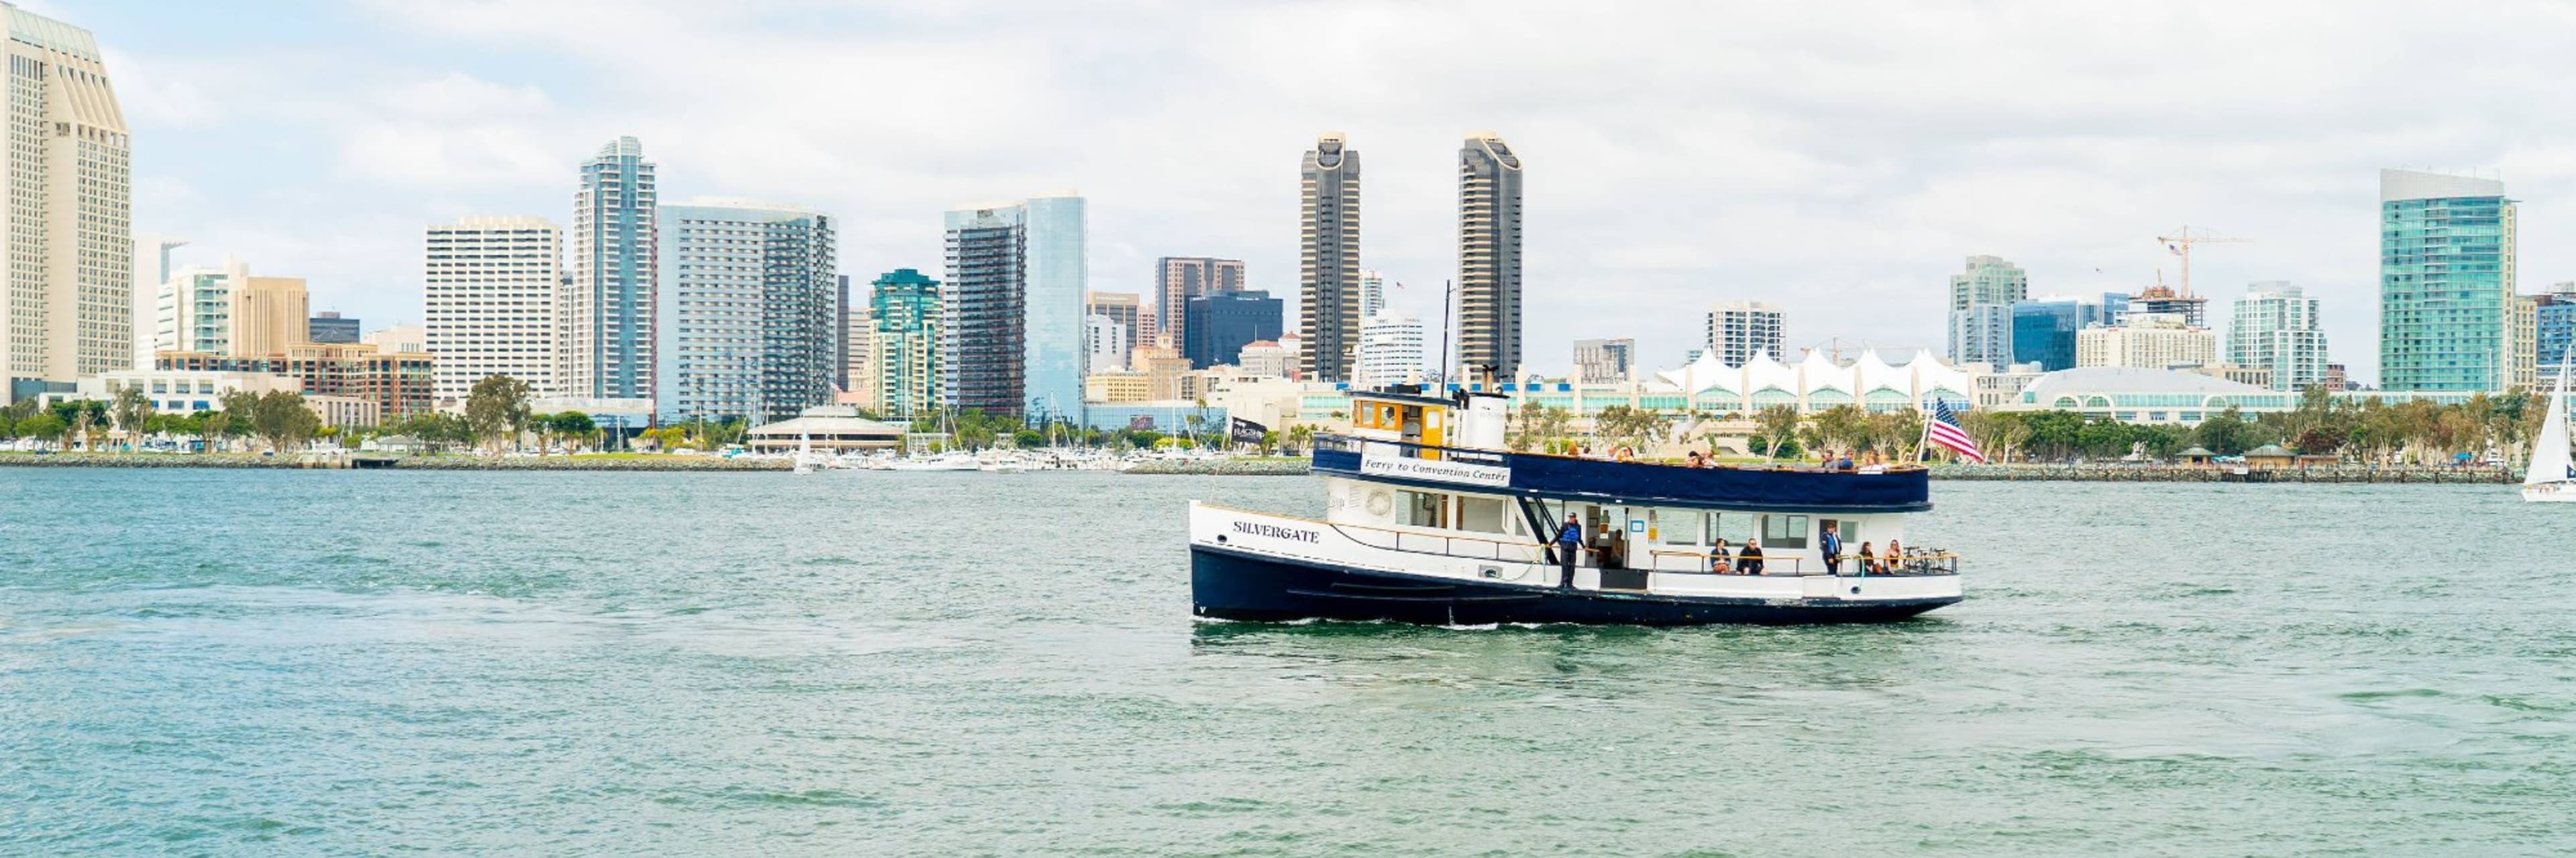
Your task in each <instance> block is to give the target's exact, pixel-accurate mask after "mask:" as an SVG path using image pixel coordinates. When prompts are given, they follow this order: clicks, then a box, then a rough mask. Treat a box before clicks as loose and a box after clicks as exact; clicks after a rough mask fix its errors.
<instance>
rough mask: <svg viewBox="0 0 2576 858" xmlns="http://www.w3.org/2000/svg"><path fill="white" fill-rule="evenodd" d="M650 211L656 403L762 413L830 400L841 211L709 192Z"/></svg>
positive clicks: (774, 414)
mask: <svg viewBox="0 0 2576 858" xmlns="http://www.w3.org/2000/svg"><path fill="white" fill-rule="evenodd" d="M657 220H658V222H659V224H660V230H661V236H660V238H659V241H658V242H657V243H658V245H659V246H660V251H661V260H660V262H659V264H657V265H656V266H655V268H656V269H657V270H658V271H659V272H660V274H661V283H660V285H659V286H658V287H656V289H655V290H654V294H655V298H656V301H657V303H658V306H657V307H656V309H655V310H654V329H655V330H656V331H657V332H658V333H659V334H660V342H657V343H655V348H654V356H655V360H656V362H657V365H656V366H655V367H654V370H653V379H654V388H653V400H654V410H655V412H656V413H658V414H660V415H661V416H662V419H664V420H666V421H673V420H688V419H692V418H701V417H702V418H707V419H718V418H726V417H741V418H745V419H748V420H750V421H751V422H753V423H762V422H768V421H774V420H784V419H787V418H791V417H795V416H796V415H797V413H798V412H801V411H803V410H805V409H806V408H807V407H809V406H814V405H821V404H824V403H827V402H830V401H831V400H832V379H833V378H834V377H836V376H838V375H839V374H840V371H841V370H840V366H839V358H840V354H841V347H840V344H839V342H838V341H839V339H840V336H841V319H840V315H841V289H840V280H839V278H838V276H837V275H835V273H834V272H833V267H834V265H835V264H836V261H837V260H838V258H839V255H838V253H837V251H836V249H835V244H834V240H835V238H836V233H837V231H838V228H839V222H838V221H837V220H836V219H835V218H833V217H832V216H831V215H828V214H824V213H822V212H818V211H814V210H811V209H804V208H798V207H795V206H785V205H776V204H755V203H745V202H733V201H717V200H702V201H697V202H692V203H689V204H686V205H674V206H664V207H663V208H662V210H661V211H660V213H659V215H658V217H657Z"/></svg>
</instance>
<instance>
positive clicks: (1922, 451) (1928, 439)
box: [1914, 404, 1932, 465]
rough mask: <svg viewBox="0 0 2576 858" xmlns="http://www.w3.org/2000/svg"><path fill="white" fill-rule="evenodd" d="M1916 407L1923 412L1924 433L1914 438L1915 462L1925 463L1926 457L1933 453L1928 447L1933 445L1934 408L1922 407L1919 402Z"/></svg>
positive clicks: (1918, 463)
mask: <svg viewBox="0 0 2576 858" xmlns="http://www.w3.org/2000/svg"><path fill="white" fill-rule="evenodd" d="M1916 407H1917V408H1918V409H1920V410H1921V411H1922V414H1923V434H1922V435H1921V436H1919V437H1917V438H1915V439H1914V463H1915V464H1917V465H1920V464H1923V460H1924V458H1926V457H1927V456H1929V455H1931V453H1932V451H1931V450H1930V449H1927V448H1929V447H1931V446H1932V410H1931V409H1928V408H1922V407H1921V406H1920V405H1919V404H1918V405H1917V406H1916Z"/></svg>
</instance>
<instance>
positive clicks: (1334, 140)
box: [1159, 131, 1367, 381]
mask: <svg viewBox="0 0 2576 858" xmlns="http://www.w3.org/2000/svg"><path fill="white" fill-rule="evenodd" d="M1300 176H1301V177H1302V182H1303V185H1302V190H1301V192H1300V194H1299V203H1298V206H1297V287H1298V292H1297V337H1298V339H1300V340H1303V341H1304V349H1305V351H1304V353H1303V354H1302V355H1301V356H1300V357H1299V359H1298V362H1299V363H1300V364H1301V365H1302V367H1303V368H1304V370H1305V376H1306V377H1307V378H1309V379H1313V380H1316V381H1344V380H1348V379H1349V378H1350V377H1351V371H1352V366H1351V361H1352V359H1353V358H1354V357H1355V356H1356V355H1357V354H1358V351H1359V347H1360V322H1361V321H1362V320H1363V319H1366V318H1367V315H1366V313H1365V310H1364V308H1363V306H1362V300H1361V299H1362V296H1361V290H1360V153H1359V150H1357V149H1352V148H1350V141H1348V140H1347V139H1345V138H1343V137H1342V134H1341V132H1338V131H1336V132H1332V133H1328V134H1325V135H1324V136H1323V137H1322V138H1320V139H1318V140H1316V141H1315V148H1313V149H1309V150H1307V151H1306V161H1305V165H1304V167H1303V169H1302V170H1301V172H1300ZM1174 309H1177V307H1176V308H1174ZM1159 321H1160V322H1161V323H1162V324H1163V325H1164V326H1165V327H1169V326H1170V323H1171V320H1169V319H1162V320H1159ZM1170 344H1171V345H1173V346H1176V347H1177V346H1179V345H1180V344H1181V341H1180V339H1179V338H1178V337H1174V338H1172V339H1171V340H1170Z"/></svg>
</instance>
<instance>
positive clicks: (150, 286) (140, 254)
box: [0, 236, 188, 398]
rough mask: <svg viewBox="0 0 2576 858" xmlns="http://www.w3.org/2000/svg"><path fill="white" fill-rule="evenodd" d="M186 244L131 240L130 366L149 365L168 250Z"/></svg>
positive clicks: (0, 369)
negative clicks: (132, 317)
mask: <svg viewBox="0 0 2576 858" xmlns="http://www.w3.org/2000/svg"><path fill="white" fill-rule="evenodd" d="M187 245H188V240H187V239H184V238H166V237H162V236H136V237H135V239H134V272H133V273H134V323H133V324H134V328H133V330H134V368H135V369H151V368H152V349H153V343H154V337H155V334H156V331H157V329H156V327H155V326H157V325H158V324H159V323H160V309H161V287H162V285H163V284H166V283H169V282H170V275H171V273H172V272H174V271H176V270H177V269H175V268H173V267H171V265H170V251H173V250H177V249H179V248H182V247H186V246H187ZM7 375H8V372H7V370H6V367H5V366H0V398H5V397H6V396H7V394H8V393H9V391H8V385H7V384H6V383H5V382H6V379H5V376H7Z"/></svg>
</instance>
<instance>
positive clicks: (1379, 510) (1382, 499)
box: [1368, 489, 1395, 517]
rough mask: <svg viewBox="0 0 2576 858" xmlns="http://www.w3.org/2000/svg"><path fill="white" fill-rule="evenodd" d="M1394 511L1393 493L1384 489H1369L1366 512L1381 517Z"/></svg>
mask: <svg viewBox="0 0 2576 858" xmlns="http://www.w3.org/2000/svg"><path fill="white" fill-rule="evenodd" d="M1394 511H1395V495H1394V494H1392V493H1390V492H1388V491H1387V490H1385V489H1370V490H1369V496H1368V514H1370V515H1374V516H1380V517H1383V516H1385V515H1386V514H1387V513H1391V512H1394Z"/></svg>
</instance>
